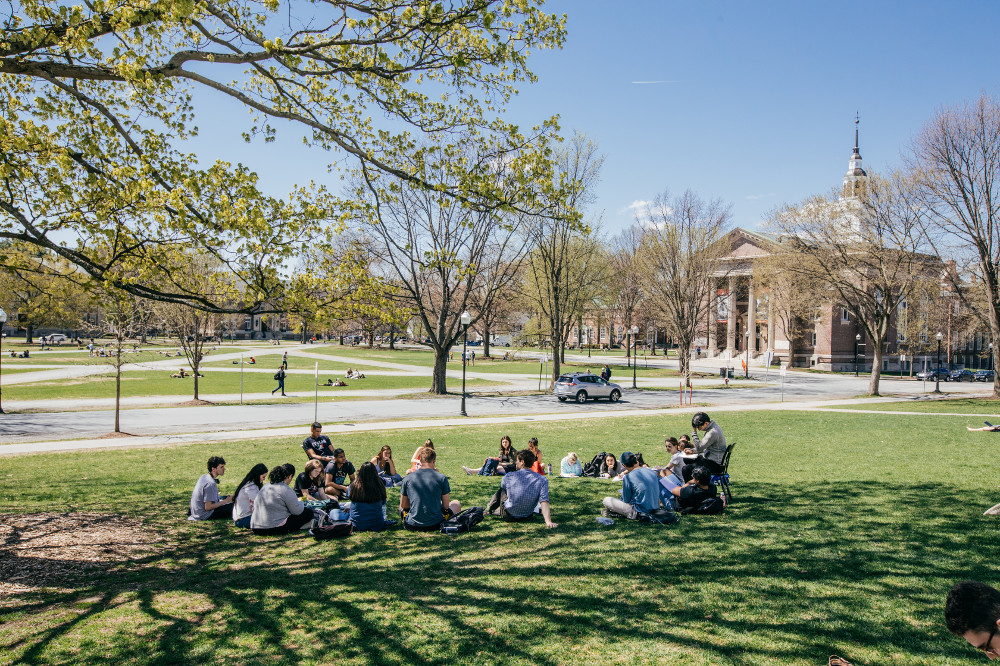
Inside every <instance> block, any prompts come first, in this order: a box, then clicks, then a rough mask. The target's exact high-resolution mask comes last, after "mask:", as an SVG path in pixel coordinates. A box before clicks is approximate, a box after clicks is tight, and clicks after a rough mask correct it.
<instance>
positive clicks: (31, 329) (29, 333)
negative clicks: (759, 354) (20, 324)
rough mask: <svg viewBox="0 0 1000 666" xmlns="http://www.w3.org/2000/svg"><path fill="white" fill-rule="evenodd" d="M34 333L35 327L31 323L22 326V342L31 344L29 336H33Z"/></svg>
mask: <svg viewBox="0 0 1000 666" xmlns="http://www.w3.org/2000/svg"><path fill="white" fill-rule="evenodd" d="M34 335H35V327H34V326H32V325H31V324H28V325H27V326H25V327H24V344H26V345H30V344H31V338H33V337H34Z"/></svg>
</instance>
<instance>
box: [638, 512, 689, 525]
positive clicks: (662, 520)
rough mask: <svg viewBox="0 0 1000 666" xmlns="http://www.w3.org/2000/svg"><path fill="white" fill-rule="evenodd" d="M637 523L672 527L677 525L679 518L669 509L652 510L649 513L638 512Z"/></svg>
mask: <svg viewBox="0 0 1000 666" xmlns="http://www.w3.org/2000/svg"><path fill="white" fill-rule="evenodd" d="M638 519H639V522H641V523H650V524H651V525H673V524H674V523H679V522H680V520H681V517H680V516H678V515H677V514H676V513H674V512H673V511H671V510H670V509H653V510H652V511H650V512H649V513H643V512H641V511H640V512H639V515H638Z"/></svg>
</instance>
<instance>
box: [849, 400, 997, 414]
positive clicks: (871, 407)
mask: <svg viewBox="0 0 1000 666" xmlns="http://www.w3.org/2000/svg"><path fill="white" fill-rule="evenodd" d="M837 409H854V410H858V411H865V412H920V413H927V412H932V413H935V414H984V415H992V416H996V417H997V418H1000V400H984V399H982V398H944V399H938V400H901V401H898V402H879V403H874V404H859V405H843V406H841V405H837Z"/></svg>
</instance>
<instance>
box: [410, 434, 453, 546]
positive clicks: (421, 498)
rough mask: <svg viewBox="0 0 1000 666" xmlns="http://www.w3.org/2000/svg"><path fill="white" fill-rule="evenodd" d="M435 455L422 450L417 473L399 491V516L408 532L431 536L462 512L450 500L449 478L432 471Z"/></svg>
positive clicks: (430, 450)
mask: <svg viewBox="0 0 1000 666" xmlns="http://www.w3.org/2000/svg"><path fill="white" fill-rule="evenodd" d="M436 463H437V453H435V452H434V449H432V448H429V447H424V448H423V449H421V451H420V469H418V470H416V471H414V472H410V473H409V474H407V475H406V477H405V478H404V479H403V484H402V485H401V486H400V487H399V492H400V495H399V515H400V518H401V519H402V521H403V527H405V528H406V529H408V530H416V531H420V532H431V531H434V530H437V529H438V528H439V527H440V526H441V523H443V522H444V521H445V520H446V519H448V518H450V517H452V516H453V515H455V514H456V513H458V512H459V511H461V510H462V505H461V503H460V502H459V501H458V500H453V499H451V486H450V485H449V483H448V477H447V476H445V475H444V474H442V473H441V472H439V471H437V469H435V465H436Z"/></svg>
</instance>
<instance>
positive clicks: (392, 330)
mask: <svg viewBox="0 0 1000 666" xmlns="http://www.w3.org/2000/svg"><path fill="white" fill-rule="evenodd" d="M389 349H393V350H394V349H396V327H395V326H393V325H392V324H390V325H389Z"/></svg>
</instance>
